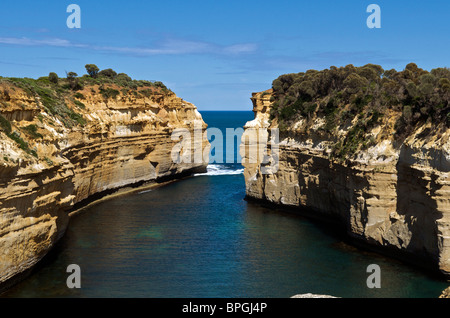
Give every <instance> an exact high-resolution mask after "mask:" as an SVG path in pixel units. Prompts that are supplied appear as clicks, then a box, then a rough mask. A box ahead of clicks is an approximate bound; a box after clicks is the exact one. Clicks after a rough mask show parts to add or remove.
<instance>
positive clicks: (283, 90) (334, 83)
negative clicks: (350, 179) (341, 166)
mask: <svg viewBox="0 0 450 318" xmlns="http://www.w3.org/2000/svg"><path fill="white" fill-rule="evenodd" d="M272 88H273V98H272V109H271V118H272V119H273V118H275V117H276V118H278V122H279V127H280V130H282V131H283V130H287V129H288V128H289V126H290V123H291V122H294V121H296V120H298V119H300V118H306V119H307V122H311V121H310V120H311V119H313V118H317V117H322V118H324V119H325V123H326V124H325V126H324V130H325V132H327V133H329V134H330V135H333V132H334V131H335V129H337V127H340V126H342V127H345V125H349V127H351V128H349V131H348V134H347V137H346V139H345V140H344V141H343V142H342V143H337V144H336V145H335V150H336V153H337V154H339V155H341V156H344V155H345V154H347V153H350V152H354V151H356V150H357V149H358V147H361V148H363V147H365V146H367V145H368V144H369V143H370V140H369V141H367V140H366V134H365V133H366V132H368V131H369V130H370V129H371V128H372V127H374V126H375V125H376V124H378V123H379V122H380V120H381V119H382V118H388V117H385V116H387V115H388V113H389V114H392V113H398V114H399V116H398V121H397V123H396V125H395V128H396V131H395V138H396V139H398V140H401V139H402V138H404V137H406V136H407V135H408V134H409V133H410V132H411V131H412V130H413V129H414V127H415V126H416V125H418V124H421V123H425V122H430V123H432V125H433V126H434V127H437V126H439V125H441V126H442V125H444V126H445V127H450V69H449V68H436V69H433V70H431V71H430V72H428V71H426V70H423V69H421V68H419V67H417V65H416V64H414V63H410V64H408V65H407V66H406V67H405V69H404V70H403V71H399V72H398V71H396V70H393V69H392V70H384V69H383V68H382V67H381V66H379V65H375V64H367V65H364V66H362V67H355V66H353V65H347V66H345V67H340V68H337V67H334V66H332V67H330V68H329V69H325V70H322V71H316V70H308V71H306V72H301V73H297V74H294V73H292V74H284V75H281V76H280V77H278V78H277V79H275V80H274V81H273V83H272ZM351 121H353V124H352V125H350V123H351ZM355 122H356V124H355Z"/></svg>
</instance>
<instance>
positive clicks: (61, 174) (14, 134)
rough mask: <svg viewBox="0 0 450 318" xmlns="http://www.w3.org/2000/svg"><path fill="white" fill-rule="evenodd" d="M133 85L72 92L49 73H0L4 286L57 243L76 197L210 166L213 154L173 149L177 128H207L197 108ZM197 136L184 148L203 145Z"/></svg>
mask: <svg viewBox="0 0 450 318" xmlns="http://www.w3.org/2000/svg"><path fill="white" fill-rule="evenodd" d="M130 83H131V84H133V82H130ZM135 84H136V83H134V84H133V85H134V86H133V85H132V87H131V88H130V87H129V86H128V87H123V86H118V85H116V84H114V83H108V82H107V83H100V84H95V83H91V84H86V85H84V87H78V88H77V90H72V89H70V88H68V87H67V86H66V87H64V86H63V84H61V83H60V84H59V85H58V84H56V85H55V84H50V83H48V82H45V80H44V83H39V81H35V80H30V79H2V80H1V81H0V113H1V117H0V124H1V127H0V128H1V130H0V150H1V156H0V285H2V283H5V282H6V281H8V280H9V282H10V281H11V280H10V279H11V278H13V277H15V276H16V275H18V274H20V273H23V272H24V271H26V270H27V269H29V268H31V267H32V266H33V265H34V264H36V263H37V262H38V261H39V260H40V259H41V258H42V257H43V256H44V255H45V254H46V253H47V252H48V251H49V249H51V248H52V246H54V244H55V242H56V241H57V240H58V239H59V238H60V237H61V236H62V235H63V234H64V231H65V229H66V227H67V226H68V221H69V218H68V212H69V211H70V209H72V207H73V206H74V205H75V204H77V203H83V202H85V201H87V200H90V199H91V198H93V197H96V196H99V195H103V194H105V193H110V192H112V191H114V190H116V189H120V188H123V187H126V186H135V185H140V184H144V183H148V182H158V181H159V180H162V179H167V178H173V177H176V176H179V175H181V174H188V173H192V172H198V171H204V170H205V168H206V165H207V160H204V161H202V162H197V163H194V162H192V163H190V162H185V163H175V162H174V161H173V154H172V153H171V152H172V148H173V146H174V145H175V144H177V143H178V142H179V141H178V140H177V139H174V140H172V138H171V136H172V132H173V131H174V129H177V128H185V129H187V130H188V131H189V132H192V133H194V130H200V132H201V133H203V132H204V130H205V129H206V124H205V123H204V122H203V120H202V117H201V115H200V113H199V112H198V111H197V109H196V107H195V106H194V105H193V104H191V103H188V102H186V101H184V100H182V99H181V98H179V97H177V96H176V95H175V94H174V93H172V92H171V91H168V90H167V89H166V88H161V87H156V86H155V85H152V84H151V83H148V82H147V83H140V82H138V84H139V85H135ZM200 136H202V137H201V138H200V139H195V140H194V139H193V141H192V147H191V148H190V149H189V148H187V150H186V149H183V148H181V149H179V150H178V152H182V151H190V152H193V151H194V149H198V148H199V149H202V150H206V153H207V148H208V147H209V144H208V141H207V139H206V137H203V135H200ZM195 147H197V148H195Z"/></svg>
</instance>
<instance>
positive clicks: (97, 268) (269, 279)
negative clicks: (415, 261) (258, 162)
mask: <svg viewBox="0 0 450 318" xmlns="http://www.w3.org/2000/svg"><path fill="white" fill-rule="evenodd" d="M201 113H202V116H203V118H204V120H205V122H207V123H208V125H209V127H210V128H211V127H215V128H218V129H220V130H221V131H223V132H224V133H223V137H224V138H225V136H226V134H225V129H226V128H235V129H236V128H242V126H243V125H244V124H245V122H246V121H248V120H252V119H253V112H250V111H249V112H247V111H244V112H213V111H203V112H201ZM216 137H217V136H216ZM237 139H238V138H236V140H237ZM223 144H224V145H225V144H226V142H224V143H223ZM236 144H237V143H236ZM223 148H225V149H220V148H219V147H217V149H214V150H213V151H215V152H217V153H214V156H215V157H216V158H220V157H221V156H222V158H223V159H224V160H223V161H225V162H224V163H217V162H213V163H211V164H210V165H209V167H208V171H207V172H206V173H203V174H196V175H194V176H192V177H188V178H184V179H182V180H179V181H176V182H172V183H169V184H167V185H164V186H161V187H158V188H154V189H150V190H142V191H139V192H135V193H132V194H125V195H121V196H117V197H115V198H113V199H110V200H105V201H101V202H99V203H97V204H95V205H92V206H90V207H88V208H86V209H85V210H84V211H83V213H80V214H77V215H75V216H74V217H73V218H72V219H71V221H70V224H69V228H68V230H67V233H66V235H65V236H64V237H63V238H62V239H61V240H60V242H59V243H58V244H57V246H56V247H55V248H54V250H52V251H51V252H50V253H49V255H47V256H46V257H45V258H44V260H43V261H42V262H41V263H40V264H39V265H38V266H37V267H36V268H35V269H34V270H33V272H32V273H31V275H30V276H29V277H27V278H26V279H25V280H24V281H22V282H21V283H19V284H17V285H16V286H14V287H13V288H11V289H10V290H8V291H7V292H6V293H5V294H3V295H2V297H126V298H129V297H136V298H143V297H146V298H243V297H250V298H286V297H291V296H293V295H296V294H304V293H314V294H327V295H333V296H337V297H347V298H381V297H384V298H417V297H425V298H428V297H429V298H436V297H438V296H439V294H440V292H441V291H442V290H443V289H445V288H446V287H447V283H445V282H443V281H440V280H438V279H437V278H436V277H433V276H431V275H430V274H429V273H426V272H423V271H421V270H419V269H416V268H414V267H412V266H409V265H406V264H403V263H402V262H400V261H397V260H394V259H391V258H388V257H384V256H382V255H379V254H376V253H373V252H368V251H365V250H361V249H358V248H356V247H354V246H352V245H350V244H348V243H347V242H346V240H345V238H343V237H341V234H340V232H338V231H336V229H334V228H333V227H332V226H330V225H327V224H324V223H320V222H318V221H316V220H311V219H308V218H306V217H304V216H300V215H297V214H295V213H292V212H291V211H286V210H283V209H282V208H274V207H268V206H264V205H262V204H260V203H255V202H251V201H246V200H245V183H244V177H243V174H242V173H243V167H242V165H241V164H240V163H239V162H238V161H239V160H238V159H239V156H238V155H237V153H235V154H234V155H233V156H230V154H229V151H228V154H227V150H226V147H225V146H224V147H223ZM229 149H231V148H229ZM234 149H235V150H236V149H237V147H236V145H235V147H234ZM227 155H228V160H227ZM231 158H233V159H234V160H231ZM219 161H220V160H219ZM231 161H234V162H231ZM70 264H76V265H78V266H79V269H80V283H81V286H80V287H81V288H72V289H71V288H68V286H67V279H68V277H69V275H70V273H68V272H67V268H68V266H69V265H70ZM371 264H376V265H378V266H379V269H380V278H381V284H380V288H369V287H368V284H367V281H368V279H369V276H370V275H371V274H370V273H369V272H368V271H367V269H368V266H369V265H371Z"/></svg>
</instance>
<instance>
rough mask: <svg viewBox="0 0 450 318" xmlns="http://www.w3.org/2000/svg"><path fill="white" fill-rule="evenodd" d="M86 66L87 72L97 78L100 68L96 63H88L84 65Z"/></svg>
mask: <svg viewBox="0 0 450 318" xmlns="http://www.w3.org/2000/svg"><path fill="white" fill-rule="evenodd" d="M84 67H85V68H86V72H87V73H88V74H89V76H90V77H93V78H96V77H97V75H98V72H99V71H100V69H99V68H98V66H97V65H95V64H86V65H85V66H84Z"/></svg>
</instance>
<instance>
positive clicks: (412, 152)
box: [241, 90, 450, 275]
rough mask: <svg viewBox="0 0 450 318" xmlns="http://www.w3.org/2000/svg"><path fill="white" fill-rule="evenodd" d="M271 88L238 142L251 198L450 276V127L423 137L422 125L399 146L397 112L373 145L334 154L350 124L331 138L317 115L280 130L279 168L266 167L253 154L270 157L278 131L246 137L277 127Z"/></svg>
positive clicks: (256, 99)
mask: <svg viewBox="0 0 450 318" xmlns="http://www.w3.org/2000/svg"><path fill="white" fill-rule="evenodd" d="M271 94H272V91H271V90H268V91H265V92H261V93H254V94H253V96H252V98H251V99H252V101H253V111H254V113H255V119H254V120H252V121H250V122H248V123H247V125H246V126H245V129H246V130H245V133H244V135H243V138H242V143H241V156H242V158H243V165H244V167H245V171H244V176H245V183H246V194H247V197H248V198H254V199H260V200H265V201H270V202H272V203H276V204H280V205H284V206H289V207H293V208H294V209H295V208H297V207H298V210H299V211H300V210H301V211H302V213H307V214H308V215H310V216H318V217H319V216H320V217H321V218H323V217H325V218H329V219H335V220H337V221H338V222H339V223H341V224H342V226H343V227H344V228H345V229H346V231H347V233H348V235H349V236H351V237H352V238H354V239H355V241H358V242H363V243H364V244H365V243H367V244H369V246H373V247H376V248H377V250H380V251H385V252H386V253H389V254H391V255H396V256H399V257H402V258H404V259H407V260H409V261H412V262H415V263H418V264H420V265H422V266H426V267H428V268H431V269H434V270H439V271H440V272H442V273H443V274H445V275H450V181H449V178H448V177H449V173H450V141H449V134H450V131H449V130H448V129H447V130H446V131H444V132H443V133H442V132H441V133H439V134H435V135H433V134H431V135H430V134H427V137H426V138H423V135H424V134H423V132H424V131H425V130H427V129H428V127H427V125H424V126H422V127H418V128H417V129H416V130H415V131H414V132H413V133H411V134H410V135H409V136H408V137H407V138H406V139H405V140H404V141H403V142H402V143H401V144H398V143H395V142H394V140H393V137H392V136H393V130H394V123H395V120H396V116H399V115H398V114H392V116H388V117H386V118H384V119H383V121H382V122H381V123H380V124H379V125H378V126H377V127H375V128H374V129H373V130H372V131H371V132H370V133H371V136H372V137H373V140H374V141H375V142H374V143H373V145H372V146H370V147H368V148H367V149H365V150H358V152H357V153H352V154H350V155H349V156H347V157H346V158H334V157H333V156H332V155H331V153H332V147H333V144H336V142H338V141H339V140H340V139H339V138H341V139H343V138H344V137H345V135H346V134H347V133H348V131H349V130H350V128H351V127H347V128H346V129H342V130H339V131H338V132H337V134H336V136H334V140H332V141H331V140H330V139H329V136H328V137H327V135H326V134H323V133H322V131H321V129H320V128H321V126H322V125H323V122H322V121H323V120H321V119H320V118H317V119H315V121H314V122H313V123H311V122H310V123H309V126H308V129H306V128H305V126H306V125H305V122H304V120H299V121H298V122H296V123H294V124H292V125H291V126H290V127H288V129H287V131H283V132H280V134H279V142H278V144H277V148H278V149H277V156H276V159H277V161H278V162H277V165H276V168H277V169H276V170H274V171H272V172H271V173H267V170H266V171H265V172H263V171H262V169H263V168H265V167H266V166H267V162H266V163H262V159H261V158H263V156H261V155H255V154H257V153H258V151H261V148H264V147H266V149H265V151H266V154H268V156H270V152H271V148H272V147H273V146H271V143H270V142H269V139H270V138H272V137H273V136H272V137H271V134H268V136H269V137H267V138H268V139H267V140H261V139H258V138H250V137H249V135H251V133H250V132H251V131H253V130H254V129H255V128H260V129H263V130H267V131H271V130H273V129H274V128H278V120H277V118H271V117H270V107H271V102H270V97H271ZM266 135H267V134H266ZM390 136H391V137H390ZM255 149H257V150H255ZM263 151H264V149H263Z"/></svg>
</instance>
